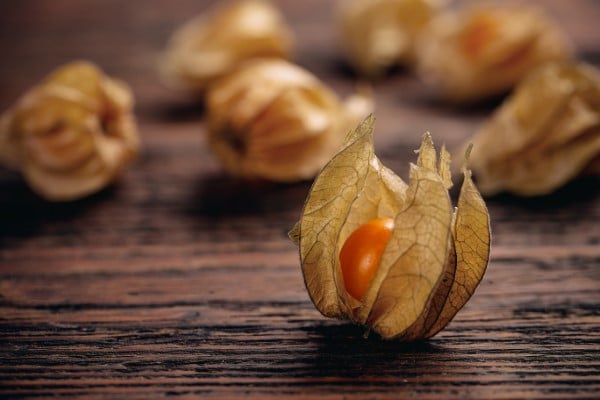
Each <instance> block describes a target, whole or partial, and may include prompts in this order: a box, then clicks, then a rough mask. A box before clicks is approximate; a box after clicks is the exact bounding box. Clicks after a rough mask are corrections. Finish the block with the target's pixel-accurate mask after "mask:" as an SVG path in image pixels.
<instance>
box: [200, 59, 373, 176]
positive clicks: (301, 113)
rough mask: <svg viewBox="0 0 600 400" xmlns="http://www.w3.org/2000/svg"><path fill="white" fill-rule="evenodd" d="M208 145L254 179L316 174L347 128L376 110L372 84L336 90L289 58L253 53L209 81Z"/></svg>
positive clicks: (237, 171) (225, 162)
mask: <svg viewBox="0 0 600 400" xmlns="http://www.w3.org/2000/svg"><path fill="white" fill-rule="evenodd" d="M206 107H207V118H208V130H209V145H210V146H211V148H212V150H213V151H214V152H215V153H216V155H217V156H218V157H219V158H220V159H221V161H222V163H223V165H224V167H225V168H226V169H227V170H228V171H229V172H231V173H232V174H234V175H237V176H241V177H244V178H251V179H265V180H272V181H282V182H291V181H298V180H303V179H309V178H312V177H313V176H314V175H315V174H316V173H317V172H318V171H319V170H320V169H321V168H322V167H323V166H324V165H325V163H326V162H327V161H329V159H330V158H331V157H332V156H333V154H335V153H336V152H337V151H338V150H339V147H340V145H341V144H342V141H343V139H344V136H345V135H346V133H347V131H348V130H350V129H351V128H352V127H353V126H355V125H356V124H357V123H358V121H360V120H362V118H364V117H365V116H366V115H368V114H369V113H370V112H372V110H373V101H372V98H371V93H370V91H364V92H361V93H358V94H356V95H353V96H350V97H349V98H348V99H346V100H345V101H344V102H341V101H340V99H339V98H338V96H337V95H336V94H335V93H334V92H333V91H331V90H330V89H329V88H328V87H327V86H325V85H324V84H323V83H322V82H321V81H319V80H318V79H317V78H316V77H315V76H313V75H312V74H310V73H309V72H308V71H306V70H304V69H302V68H300V67H298V66H296V65H293V64H291V63H289V62H287V61H284V60H274V59H269V60H268V59H264V60H253V61H249V62H247V63H246V64H244V65H242V66H240V67H239V68H238V69H237V70H236V71H235V72H233V73H231V74H229V75H228V76H226V77H224V78H222V79H221V80H219V81H217V82H215V83H214V84H213V85H211V86H210V88H209V90H208V92H207V94H206Z"/></svg>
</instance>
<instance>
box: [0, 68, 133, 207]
mask: <svg viewBox="0 0 600 400" xmlns="http://www.w3.org/2000/svg"><path fill="white" fill-rule="evenodd" d="M132 108H133V97H132V94H131V91H130V89H129V88H128V87H127V86H126V84H125V83H123V82H120V81H118V80H115V79H112V78H109V77H108V76H106V75H104V74H103V73H102V71H100V69H98V68H97V67H96V66H95V65H93V64H91V63H89V62H84V61H78V62H72V63H69V64H66V65H64V66H62V67H60V68H59V69H57V70H56V71H54V72H53V73H52V74H50V75H49V76H48V77H47V78H46V79H44V80H43V81H42V82H41V83H40V84H39V85H38V86H36V87H34V88H32V89H31V90H30V91H29V92H27V93H26V94H25V95H24V96H23V97H22V98H21V99H20V100H19V101H18V102H17V103H16V104H15V105H14V106H13V107H12V108H10V109H9V110H8V111H6V112H5V113H4V114H3V115H2V118H1V119H0V161H1V162H2V163H3V164H5V165H6V166H8V167H12V168H14V169H18V170H20V171H21V172H22V173H23V175H24V177H25V179H26V181H27V182H28V183H29V185H30V186H31V188H32V189H33V190H34V191H35V192H37V193H38V194H39V195H40V196H42V197H44V198H46V199H48V200H52V201H67V200H74V199H77V198H80V197H84V196H87V195H89V194H92V193H94V192H96V191H98V190H100V189H102V188H104V187H105V186H107V185H108V184H109V183H111V182H112V181H113V180H115V179H116V178H117V176H118V175H120V174H121V172H122V171H123V170H124V168H125V167H126V166H127V165H129V164H130V162H131V161H132V159H133V158H134V157H135V156H136V155H137V152H138V148H139V139H138V133H137V127H136V123H135V118H134V116H133V112H132Z"/></svg>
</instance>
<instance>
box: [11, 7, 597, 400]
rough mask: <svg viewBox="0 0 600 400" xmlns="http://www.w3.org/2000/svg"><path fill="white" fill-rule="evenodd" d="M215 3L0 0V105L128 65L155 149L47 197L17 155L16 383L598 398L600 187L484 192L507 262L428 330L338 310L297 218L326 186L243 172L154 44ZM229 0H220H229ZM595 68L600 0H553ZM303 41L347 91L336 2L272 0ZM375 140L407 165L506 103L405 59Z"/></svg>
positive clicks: (390, 160) (306, 394)
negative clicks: (314, 286) (446, 91)
mask: <svg viewBox="0 0 600 400" xmlns="http://www.w3.org/2000/svg"><path fill="white" fill-rule="evenodd" d="M207 3H208V2H207V1H200V0H193V1H192V0H175V1H170V2H166V1H158V0H151V1H150V0H131V1H119V0H86V1H80V0H53V1H44V0H23V1H18V2H17V1H10V2H9V1H3V2H1V3H0V57H1V60H2V61H0V109H2V110H5V109H6V108H7V107H8V106H9V105H10V104H11V103H12V102H13V101H14V100H15V99H16V98H17V97H18V96H19V95H20V94H21V93H22V92H23V91H24V90H26V89H27V88H29V87H30V86H32V85H34V84H35V83H36V82H38V81H39V80H40V79H41V78H42V77H43V76H44V75H45V74H47V73H48V72H49V71H50V70H52V69H53V68H55V67H56V66H58V65H60V64H62V63H64V62H67V61H69V60H72V59H79V58H85V59H89V60H92V61H94V62H96V63H98V64H99V65H100V66H102V67H103V68H104V69H105V70H106V71H107V72H108V73H109V74H112V75H115V76H117V77H120V78H122V79H124V80H126V81H127V82H129V83H130V84H131V86H132V87H133V90H134V92H135V95H136V98H137V109H136V113H137V117H138V120H139V125H140V130H141V135H142V139H143V153H142V155H141V157H140V158H139V160H138V161H137V162H136V164H135V165H134V166H133V167H132V168H131V169H130V170H128V172H127V173H126V175H125V177H124V178H123V179H122V180H121V182H120V183H119V184H118V185H116V186H114V187H112V188H110V189H107V190H105V191H103V192H101V193H98V194H97V195H94V196H92V197H90V198H88V199H85V200H82V201H77V202H73V203H68V204H50V203H47V202H44V201H43V200H40V199H39V198H37V197H36V196H35V195H33V194H32V193H31V192H30V191H29V189H28V188H27V187H26V186H25V184H24V183H23V181H22V180H21V178H20V176H19V175H18V174H16V173H14V172H11V171H8V170H5V169H0V397H3V398H38V397H51V396H55V397H59V398H87V399H94V398H97V399H100V398H123V399H134V398H139V399H152V398H158V397H178V398H194V397H202V396H206V397H215V398H217V397H221V398H238V397H248V398H256V399H264V398H322V399H327V398H329V399H334V398H335V399H341V398H370V399H380V398H423V399H433V398H435V399H438V398H444V399H451V398H456V399H465V398H474V399H492V398H494V399H508V398H511V399H512V398H552V399H564V398H600V185H599V180H598V179H583V180H579V181H577V182H574V183H573V184H571V185H569V186H568V187H566V188H564V189H562V190H560V191H559V192H557V193H556V194H554V195H551V196H547V197H542V198H534V199H527V200H524V199H519V198H516V197H513V196H508V195H501V196H497V197H494V198H491V199H488V206H489V209H490V213H491V217H492V228H493V247H492V253H491V261H490V265H489V268H488V272H487V275H486V276H485V278H484V280H483V282H482V284H481V286H480V287H479V289H478V291H477V292H476V294H475V296H474V297H473V298H472V300H471V302H470V303H469V304H468V305H467V306H466V307H465V308H464V309H463V310H462V311H461V312H460V313H459V314H458V316H457V317H456V319H455V320H454V321H453V322H452V323H451V324H450V325H449V326H448V327H447V329H446V330H445V331H443V332H442V333H440V334H439V335H438V336H437V337H435V338H434V339H432V340H429V341H426V342H421V343H411V344H402V343H396V342H384V341H381V340H379V339H377V338H376V337H374V336H372V337H370V338H368V339H364V338H363V337H362V333H363V332H362V330H361V329H360V328H359V327H356V326H352V325H349V324H346V323H344V322H340V321H333V320H327V319H325V318H323V317H322V316H321V315H320V314H319V313H318V312H317V311H316V310H315V309H314V308H313V306H312V304H311V302H310V300H309V298H308V295H307V293H306V291H305V289H304V286H303V281H302V276H301V273H300V269H299V264H298V259H297V252H296V248H295V247H294V245H293V244H292V243H291V242H290V241H289V240H288V239H287V237H286V232H287V230H288V229H289V228H290V227H291V226H292V225H293V224H294V222H295V221H296V219H297V218H298V217H299V215H300V210H301V207H302V202H303V200H304V197H305V196H306V193H307V190H308V188H309V183H308V182H305V183H300V184H295V185H275V184H254V185H250V184H245V183H243V182H239V181H237V180H235V179H232V178H230V177H228V176H227V175H226V174H224V173H222V171H221V169H220V167H219V165H218V163H217V162H216V160H215V159H214V158H213V156H212V155H211V153H210V152H209V151H208V149H207V148H206V145H205V138H204V130H205V125H204V123H203V110H202V106H201V104H200V103H199V102H198V101H197V100H194V99H192V98H189V97H187V96H185V95H183V94H181V93H175V92H173V91H170V90H169V89H167V88H165V87H164V86H163V85H161V83H160V82H159V80H158V79H157V74H156V59H157V57H158V56H159V54H160V51H161V50H162V49H163V47H164V45H165V42H166V40H167V38H168V36H169V34H170V33H171V32H172V30H173V29H174V28H175V27H176V26H178V25H179V24H181V23H182V22H183V21H184V20H186V19H187V18H189V17H190V16H192V15H194V14H196V13H198V12H200V11H202V10H204V9H205V8H206V6H207ZM212 3H215V2H212ZM537 3H541V4H543V6H544V7H546V8H547V10H548V12H549V13H551V14H552V15H554V16H555V17H556V19H557V20H558V21H559V22H560V23H561V24H562V25H563V27H564V29H565V30H566V31H567V32H568V33H569V35H570V36H571V37H572V38H573V40H574V41H575V43H576V45H577V49H578V54H579V57H580V58H582V59H584V60H586V61H588V62H590V63H594V64H596V65H600V37H599V32H600V31H599V29H598V22H599V21H600V2H598V1H595V0H587V1H586V0H577V1H564V0H539V1H537ZM277 4H278V5H280V7H281V9H282V11H283V12H284V13H285V15H286V17H287V18H288V20H289V22H290V24H291V26H292V28H293V29H294V31H295V33H296V35H297V45H296V53H295V60H296V62H298V63H299V64H301V65H303V66H305V67H306V68H308V69H309V70H311V71H312V72H314V73H315V74H316V75H317V76H319V77H320V78H321V79H323V80H324V81H325V82H327V83H328V84H329V85H331V87H333V88H334V90H336V91H337V92H338V93H339V94H340V95H347V94H349V93H351V92H352V91H353V88H354V85H355V83H356V78H355V76H353V75H352V74H351V73H350V72H349V70H348V68H347V67H346V66H345V65H344V63H343V61H342V56H341V53H340V51H339V49H338V47H337V45H336V43H337V39H336V36H335V30H334V29H333V26H332V24H331V9H332V5H333V3H332V2H328V1H318V0H308V1H304V0H303V1H295V0H285V1H283V0H282V1H279V2H277ZM374 88H375V95H376V100H377V103H378V108H377V118H378V120H377V137H376V144H377V148H378V152H379V155H380V156H381V158H382V159H383V161H384V163H386V164H387V165H389V166H390V167H392V168H393V169H394V170H396V171H397V172H398V173H399V174H400V175H401V176H406V173H407V167H408V162H409V161H410V160H412V159H413V158H414V154H413V153H412V150H413V149H415V148H416V147H417V145H418V142H419V138H420V136H421V134H422V133H423V132H424V131H425V130H429V131H431V132H432V134H433V136H434V138H435V140H436V142H437V143H442V142H446V143H447V144H448V145H449V146H450V147H452V146H453V145H457V144H458V143H459V142H461V141H462V140H463V139H465V138H467V137H468V136H469V135H471V134H472V133H473V132H474V130H475V129H476V128H477V126H478V125H479V124H480V123H481V122H482V121H483V120H484V119H485V118H486V117H487V116H488V115H489V114H490V112H491V111H492V110H493V108H494V107H495V106H496V105H497V103H496V104H485V105H482V106H478V107H471V108H469V109H457V108H452V107H448V106H445V105H444V104H441V103H440V102H438V101H436V100H435V97H434V96H433V95H432V93H431V91H429V90H427V89H425V88H424V87H423V86H422V84H421V83H420V82H419V81H418V80H417V79H416V78H415V77H414V76H413V75H412V74H411V73H410V71H396V72H395V73H393V74H391V75H390V76H389V77H387V78H386V79H384V80H383V81H380V82H378V83H376V84H375V86H374Z"/></svg>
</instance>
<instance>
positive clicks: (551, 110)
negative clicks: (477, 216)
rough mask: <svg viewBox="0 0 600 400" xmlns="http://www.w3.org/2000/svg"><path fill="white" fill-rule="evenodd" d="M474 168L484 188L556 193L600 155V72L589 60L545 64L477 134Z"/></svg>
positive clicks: (589, 168)
mask: <svg viewBox="0 0 600 400" xmlns="http://www.w3.org/2000/svg"><path fill="white" fill-rule="evenodd" d="M470 142H472V143H473V146H474V155H473V157H472V158H471V163H470V165H471V167H472V169H473V173H474V174H475V177H476V179H477V184H478V186H479V188H480V189H481V192H482V193H484V194H485V195H493V194H496V193H498V192H501V191H509V192H512V193H515V194H518V195H522V196H537V195H544V194H548V193H551V192H553V191H554V190H556V189H557V188H559V187H561V186H563V185H564V184H566V183H567V182H568V181H570V180H572V179H574V178H575V177H577V176H578V175H580V174H582V173H583V172H586V170H587V171H588V172H593V169H594V167H593V165H594V160H595V159H596V160H597V159H598V158H599V157H600V73H599V71H598V70H597V69H595V68H594V67H592V66H590V65H587V64H570V63H567V64H565V63H561V64H558V63H555V64H548V65H545V66H543V67H541V68H539V69H538V70H536V71H535V72H534V73H532V74H531V75H530V76H529V77H528V78H527V79H526V80H524V81H523V82H522V83H521V84H520V85H519V87H518V88H517V89H516V91H515V93H514V94H513V95H512V96H511V97H509V98H507V99H506V101H505V102H504V103H503V104H502V106H501V107H500V108H499V109H498V110H497V111H496V112H495V113H494V115H493V116H492V117H491V118H490V120H489V121H487V122H486V123H485V124H484V125H483V126H482V127H481V129H480V130H479V131H478V132H477V133H476V135H475V136H474V137H473V138H472V139H471V140H470Z"/></svg>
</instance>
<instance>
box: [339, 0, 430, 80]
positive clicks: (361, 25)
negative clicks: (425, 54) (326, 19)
mask: <svg viewBox="0 0 600 400" xmlns="http://www.w3.org/2000/svg"><path fill="white" fill-rule="evenodd" d="M440 4H441V2H440V1H436V0H372V1H364V0H351V1H346V0H344V1H340V3H339V13H338V20H339V30H340V34H341V43H342V45H343V48H344V50H345V52H346V56H347V58H348V60H349V61H350V63H351V64H352V66H353V67H354V68H355V69H356V70H358V71H359V72H360V73H361V74H363V75H366V76H368V77H377V76H379V75H381V74H382V73H383V72H385V71H386V70H387V69H388V68H390V67H392V66H395V65H399V64H411V63H412V62H413V61H414V58H415V50H416V49H415V47H416V43H417V37H418V35H419V34H420V33H421V32H422V31H423V30H424V29H426V26H427V23H428V22H429V20H430V19H431V18H432V17H433V15H434V14H435V13H436V12H437V10H438V9H439V8H440Z"/></svg>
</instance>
